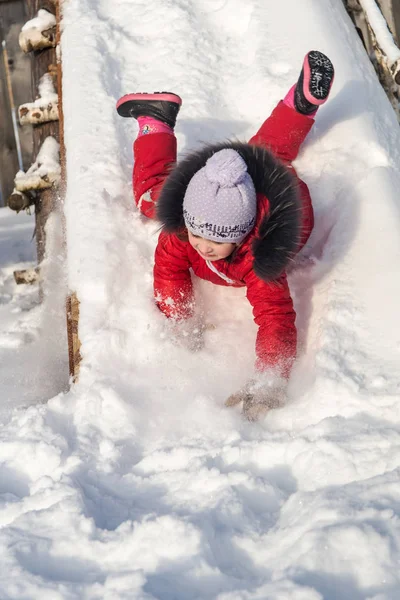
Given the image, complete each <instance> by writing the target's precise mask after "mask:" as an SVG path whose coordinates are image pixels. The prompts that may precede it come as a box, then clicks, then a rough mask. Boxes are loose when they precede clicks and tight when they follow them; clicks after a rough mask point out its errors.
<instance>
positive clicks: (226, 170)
mask: <svg viewBox="0 0 400 600" xmlns="http://www.w3.org/2000/svg"><path fill="white" fill-rule="evenodd" d="M256 213H257V197H256V191H255V189H254V184H253V180H252V179H251V177H250V175H249V173H248V172H247V165H246V163H245V161H244V160H243V158H242V157H241V156H240V154H239V153H238V152H236V150H232V149H230V148H226V149H224V150H220V151H219V152H216V153H215V154H213V155H212V156H211V158H209V159H208V161H207V162H206V165H205V166H204V167H203V168H202V169H200V170H199V171H197V173H196V174H195V175H194V176H193V177H192V179H191V180H190V182H189V185H188V186H187V189H186V193H185V198H184V200H183V216H184V220H185V225H186V227H187V228H188V230H189V231H190V232H191V233H192V234H193V235H198V236H200V237H203V238H205V239H207V240H211V241H215V242H226V243H230V242H233V243H240V242H241V241H243V239H244V238H245V237H246V235H247V234H248V233H249V232H250V231H251V230H252V228H253V227H254V224H255V221H256Z"/></svg>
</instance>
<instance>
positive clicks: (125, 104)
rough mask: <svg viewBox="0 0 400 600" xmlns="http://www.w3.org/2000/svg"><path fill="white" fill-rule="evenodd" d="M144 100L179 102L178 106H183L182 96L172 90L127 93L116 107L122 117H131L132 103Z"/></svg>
mask: <svg viewBox="0 0 400 600" xmlns="http://www.w3.org/2000/svg"><path fill="white" fill-rule="evenodd" d="M142 100H148V101H152V100H157V101H158V102H159V101H164V102H173V103H174V104H178V106H181V104H182V98H180V96H178V95H177V94H172V93H170V92H154V93H153V94H146V93H139V94H126V95H125V96H122V98H120V99H119V100H118V102H117V105H116V109H117V112H118V114H119V115H121V117H130V116H131V115H130V109H131V108H132V104H134V103H135V102H140V101H142Z"/></svg>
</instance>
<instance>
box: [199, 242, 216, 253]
mask: <svg viewBox="0 0 400 600" xmlns="http://www.w3.org/2000/svg"><path fill="white" fill-rule="evenodd" d="M199 250H200V252H201V253H202V254H212V253H213V249H212V247H211V246H210V245H209V244H208V243H207V242H202V243H201V244H200V246H199Z"/></svg>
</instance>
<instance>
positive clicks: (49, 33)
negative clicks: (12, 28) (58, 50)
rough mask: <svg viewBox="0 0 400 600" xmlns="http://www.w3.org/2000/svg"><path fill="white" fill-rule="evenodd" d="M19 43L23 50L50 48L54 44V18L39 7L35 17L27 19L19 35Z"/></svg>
mask: <svg viewBox="0 0 400 600" xmlns="http://www.w3.org/2000/svg"><path fill="white" fill-rule="evenodd" d="M19 45H20V47H21V50H23V51H24V52H32V50H41V49H42V48H51V47H53V46H55V45H56V18H55V16H54V15H52V14H51V13H50V12H49V11H47V10H45V9H40V10H39V11H38V14H37V15H36V17H35V18H33V19H31V20H30V21H27V22H26V23H25V25H24V26H23V28H22V30H21V33H20V35H19Z"/></svg>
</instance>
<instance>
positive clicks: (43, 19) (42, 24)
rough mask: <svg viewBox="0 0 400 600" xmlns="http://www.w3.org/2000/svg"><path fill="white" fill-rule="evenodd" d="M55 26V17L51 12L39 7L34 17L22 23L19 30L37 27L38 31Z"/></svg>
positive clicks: (25, 30)
mask: <svg viewBox="0 0 400 600" xmlns="http://www.w3.org/2000/svg"><path fill="white" fill-rule="evenodd" d="M55 26H56V18H55V16H54V15H53V14H51V13H50V12H49V11H48V10H45V9H44V8H41V9H40V10H38V13H37V15H36V17H34V18H33V19H30V21H27V22H26V23H25V25H23V27H22V29H21V31H24V32H27V31H30V30H32V29H37V30H38V31H39V32H40V33H41V32H42V31H46V30H47V29H50V28H51V27H55Z"/></svg>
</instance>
